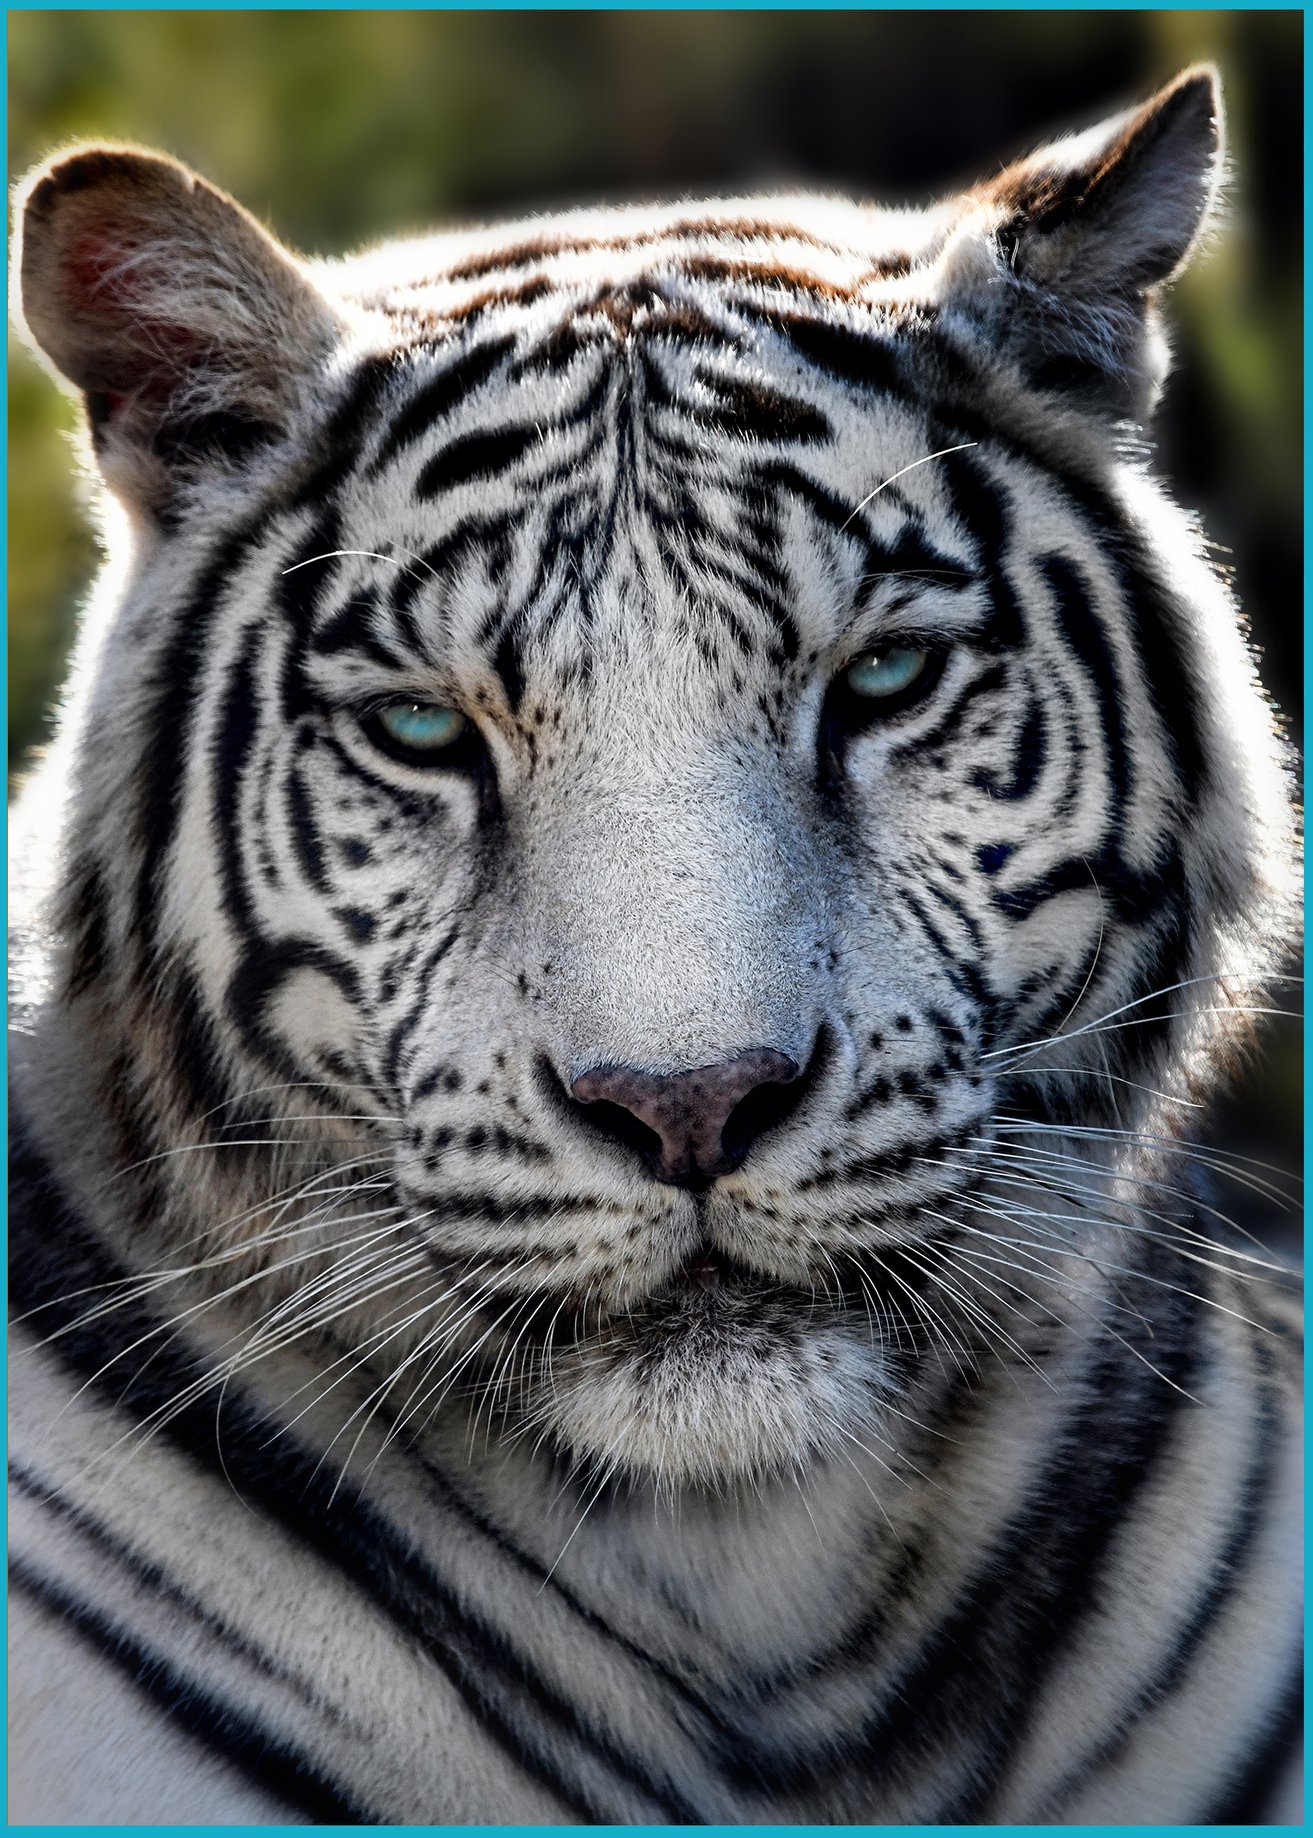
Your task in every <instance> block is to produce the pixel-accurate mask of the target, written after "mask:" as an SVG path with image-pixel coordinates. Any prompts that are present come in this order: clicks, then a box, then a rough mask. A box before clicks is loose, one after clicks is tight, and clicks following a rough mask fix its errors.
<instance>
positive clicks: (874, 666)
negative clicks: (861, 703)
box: [846, 645, 929, 700]
mask: <svg viewBox="0 0 1313 1838" xmlns="http://www.w3.org/2000/svg"><path fill="white" fill-rule="evenodd" d="M928 657H929V653H928V652H926V651H923V650H921V649H919V648H918V647H916V646H914V645H890V646H888V647H887V648H886V649H884V650H881V651H872V652H871V653H870V655H869V656H867V657H864V658H862V659H861V660H860V661H859V662H858V663H855V664H853V665H851V666H850V667H849V669H848V671H847V672H846V676H847V681H848V687H849V688H850V689H851V690H852V691H853V693H854V695H858V696H869V697H870V698H871V699H872V700H878V699H879V698H881V697H884V696H896V695H898V694H899V693H900V692H901V691H902V690H904V689H909V688H910V687H911V685H912V684H913V683H915V682H916V680H917V678H918V677H919V676H920V675H921V674H922V672H923V671H924V670H925V667H926V663H927V660H928Z"/></svg>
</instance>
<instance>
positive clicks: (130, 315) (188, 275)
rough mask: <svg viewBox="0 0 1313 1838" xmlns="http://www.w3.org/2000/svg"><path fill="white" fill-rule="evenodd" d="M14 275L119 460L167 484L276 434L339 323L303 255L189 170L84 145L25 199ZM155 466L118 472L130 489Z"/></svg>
mask: <svg viewBox="0 0 1313 1838" xmlns="http://www.w3.org/2000/svg"><path fill="white" fill-rule="evenodd" d="M17 219H18V222H17V245H16V248H15V252H14V263H13V271H14V273H15V274H16V277H17V281H18V293H19V310H20V314H21V319H22V322H23V324H24V326H25V328H26V331H27V333H28V335H29V337H30V339H31V341H32V343H33V344H34V345H35V346H36V347H37V349H38V350H39V351H40V352H41V353H43V354H44V356H45V357H46V359H47V360H48V361H49V363H50V364H51V365H52V366H53V367H54V369H55V370H56V371H57V372H58V373H59V374H60V375H61V376H62V377H64V378H66V379H67V380H68V381H69V382H70V383H72V384H74V385H75V386H76V387H77V388H78V389H80V390H81V391H82V392H83V394H84V395H85V397H86V400H87V408H88V413H89V416H90V419H91V422H92V425H93V429H94V430H95V432H96V435H97V449H98V452H100V454H101V458H102V463H104V462H105V460H106V457H107V450H108V449H117V450H118V452H119V455H120V458H123V457H124V450H125V449H128V448H133V447H135V448H137V449H139V450H142V451H143V452H148V453H149V454H150V455H151V456H153V459H154V461H155V467H154V468H153V471H154V472H155V473H158V472H159V470H160V468H163V470H164V471H165V472H167V471H169V470H170V469H171V468H173V467H176V466H179V465H184V464H185V463H186V462H187V461H188V460H194V459H195V458H196V457H197V455H198V454H200V453H201V452H202V451H203V450H205V449H206V448H207V446H208V447H213V446H215V445H216V444H217V445H221V446H225V447H227V448H231V447H232V446H233V445H238V446H240V445H241V444H242V443H243V442H246V443H247V444H249V442H250V441H251V440H260V439H264V438H269V437H272V436H274V435H276V434H277V433H278V432H279V431H280V430H281V429H282V427H283V426H284V425H285V424H286V421H287V420H288V418H289V417H290V415H291V414H292V412H293V411H294V409H295V407H296V405H297V403H298V401H299V399H300V396H301V392H302V389H303V387H304V380H305V378H306V376H307V375H308V374H309V373H310V372H311V371H312V370H313V368H314V367H315V364H316V362H317V361H318V360H321V359H322V357H323V356H324V355H325V354H326V352H327V351H328V350H329V349H330V348H331V346H332V344H333V342H334V340H335V337H336V336H337V335H338V333H339V332H340V322H339V321H338V318H337V315H336V314H335V312H334V310H333V308H332V306H331V305H330V303H329V302H328V301H327V300H326V299H325V298H324V296H323V295H322V294H321V293H320V292H319V291H318V290H317V289H316V288H315V287H314V286H313V285H312V283H311V282H310V281H309V279H308V278H307V277H306V275H305V273H304V271H303V270H302V268H301V266H300V264H299V263H298V262H297V260H296V258H295V257H294V256H293V255H291V254H290V253H289V252H288V251H287V250H286V249H284V248H283V247H282V245H281V244H279V243H278V242H276V241H275V239H274V238H273V237H272V236H270V235H269V233H268V232H267V231H266V230H264V229H263V228H262V227H261V226H260V224H258V223H257V222H256V220H255V218H254V217H252V216H251V215H250V213H249V212H247V211H245V210H243V209H242V208H241V206H240V205H238V204H236V203H235V202H234V201H233V200H232V199H231V198H229V197H228V196H227V195H226V194H225V193H224V192H222V191H219V190H218V189H217V188H216V187H214V186H212V185H209V184H208V183H207V182H206V181H205V180H204V179H202V178H200V177H198V175H197V174H195V173H194V172H191V171H190V170H189V169H188V168H187V167H186V166H183V165H182V164H181V163H180V162H179V161H177V160H174V159H170V158H169V157H167V156H166V155H163V154H158V153H148V152H142V151H140V150H138V149H135V148H130V147H112V146H101V145H96V146H86V147H78V148H74V149H73V150H72V151H70V152H67V153H62V154H59V155H57V156H56V157H55V158H54V159H52V160H50V161H48V162H47V163H46V164H45V165H43V166H41V167H38V168H37V170H36V171H35V172H33V173H32V174H31V175H30V176H29V177H28V178H27V179H26V180H25V181H24V183H23V185H22V186H21V187H20V189H19V193H18V200H17ZM151 470H152V469H149V468H148V469H143V468H142V467H140V466H139V467H138V468H137V469H136V470H135V472H134V471H133V470H132V468H130V467H129V468H127V469H126V471H125V469H124V468H123V467H122V466H120V467H119V469H118V476H115V475H114V469H113V468H112V467H111V466H109V465H106V472H107V476H109V477H110V480H111V483H113V484H114V485H115V486H116V489H120V490H123V489H125V479H126V480H127V481H128V482H127V485H126V491H127V494H128V495H133V494H134V492H136V493H138V494H139V493H141V492H142V491H146V492H147V494H148V495H149V492H150V491H151V490H158V489H159V481H158V479H156V480H155V483H154V485H153V486H148V484H147V476H146V475H147V472H149V471H151Z"/></svg>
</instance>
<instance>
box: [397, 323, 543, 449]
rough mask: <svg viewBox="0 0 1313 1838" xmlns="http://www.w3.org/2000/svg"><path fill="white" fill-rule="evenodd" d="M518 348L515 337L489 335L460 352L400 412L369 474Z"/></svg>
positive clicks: (421, 433)
mask: <svg viewBox="0 0 1313 1838" xmlns="http://www.w3.org/2000/svg"><path fill="white" fill-rule="evenodd" d="M514 348H515V340H514V338H512V337H502V338H495V339H489V340H488V341H487V342H486V343H484V344H476V345H475V346H474V348H473V349H472V350H467V351H465V352H463V353H461V354H460V355H459V356H458V357H457V358H456V360H455V361H454V362H453V363H451V364H449V365H448V366H447V368H446V369H445V370H443V371H442V372H441V373H440V375H438V376H436V377H434V378H433V379H432V381H431V382H429V383H426V384H425V385H424V387H423V388H422V389H421V390H420V391H419V393H418V394H417V395H415V396H413V397H412V398H411V400H410V401H409V402H408V403H407V404H406V406H405V408H403V409H402V410H401V412H400V413H399V414H398V415H397V417H396V420H395V421H394V422H393V423H392V426H391V427H390V428H389V430H388V432H387V435H386V437H385V439H384V440H383V441H382V443H381V444H380V446H379V449H378V452H377V453H376V454H375V455H374V458H373V459H372V460H371V462H370V465H369V476H370V477H371V478H377V476H378V474H379V473H380V472H381V471H382V470H383V468H384V466H385V465H386V464H387V462H388V461H389V460H390V459H392V458H394V457H395V455H396V454H398V453H399V452H400V451H401V449H402V448H403V447H409V446H412V445H413V444H414V442H415V441H417V440H420V439H422V438H423V436H424V435H425V434H427V433H428V432H429V431H430V429H431V428H432V427H433V425H434V423H435V422H438V421H441V420H442V419H443V418H444V417H445V416H447V415H449V414H450V413H451V411H452V409H453V408H455V406H456V404H457V403H458V402H461V401H463V400H464V399H465V397H466V396H468V395H469V394H470V393H471V392H472V391H473V390H475V389H477V388H478V386H479V385H480V383H484V382H486V381H487V379H488V378H489V377H490V376H491V375H492V373H493V371H494V370H495V369H496V368H497V366H498V364H499V363H500V362H501V361H502V359H503V358H504V357H505V356H506V354H507V352H508V351H512V350H514Z"/></svg>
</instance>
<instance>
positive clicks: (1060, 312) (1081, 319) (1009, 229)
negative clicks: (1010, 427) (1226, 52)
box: [971, 66, 1223, 414]
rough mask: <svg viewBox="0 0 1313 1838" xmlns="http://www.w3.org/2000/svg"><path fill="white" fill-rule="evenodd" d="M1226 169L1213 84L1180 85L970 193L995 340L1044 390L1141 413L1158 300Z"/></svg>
mask: <svg viewBox="0 0 1313 1838" xmlns="http://www.w3.org/2000/svg"><path fill="white" fill-rule="evenodd" d="M1222 162H1223V138H1222V106H1221V94H1220V89H1219V85H1218V79H1217V74H1216V72H1215V71H1214V70H1212V69H1211V68H1209V67H1207V66H1199V67H1197V68H1194V69H1191V70H1187V71H1184V72H1182V74H1181V75H1180V76H1179V77H1178V78H1177V79H1176V80H1175V82H1173V83H1171V84H1169V85H1168V86H1167V87H1166V88H1165V89H1163V90H1160V91H1159V92H1158V94H1157V95H1155V96H1153V97H1151V98H1150V100H1149V101H1148V102H1146V103H1144V104H1143V105H1142V106H1141V107H1139V108H1135V109H1131V110H1128V111H1127V112H1126V113H1125V114H1123V115H1119V116H1116V117H1114V118H1113V119H1111V120H1109V121H1105V122H1104V123H1102V124H1101V125H1100V126H1099V127H1097V128H1093V129H1091V130H1090V131H1089V132H1088V133H1085V134H1080V135H1075V136H1073V137H1072V138H1071V139H1069V140H1065V141H1059V142H1057V143H1055V144H1054V145H1053V146H1051V147H1046V148H1044V149H1042V150H1041V151H1040V152H1038V153H1035V154H1033V155H1032V156H1031V157H1030V158H1029V159H1025V160H1021V161H1019V162H1018V163H1017V164H1016V165H1013V166H1009V167H1007V168H1006V169H1005V170H1004V171H1003V172H1001V173H1000V174H999V175H998V177H997V178H995V179H992V180H990V181H988V182H987V183H986V184H984V185H982V186H979V187H977V189H976V191H975V193H974V194H971V197H972V199H973V201H974V202H976V203H977V205H983V206H984V209H985V213H986V217H987V221H988V223H989V225H990V233H991V234H992V235H993V236H994V238H995V239H996V243H997V248H998V251H999V254H1000V257H1001V259H1002V262H1003V264H1004V268H1005V275H1004V277H1003V278H1004V280H1005V282H1006V283H1007V284H1008V285H1007V287H1006V288H1005V290H1004V298H1003V301H1001V302H1000V304H1003V305H1004V308H1005V312H1006V314H1007V319H1008V324H1007V328H1006V333H1005V338H1006V341H1007V342H1008V343H1010V345H1011V347H1012V349H1013V351H1014V353H1015V354H1016V355H1018V356H1019V357H1020V359H1021V361H1022V363H1023V366H1024V367H1026V368H1028V369H1030V370H1031V371H1032V373H1033V374H1035V375H1036V377H1037V380H1039V381H1041V382H1045V381H1051V382H1053V383H1054V384H1055V385H1056V386H1059V387H1061V386H1062V384H1063V381H1064V380H1065V381H1066V382H1067V383H1068V384H1069V385H1070V387H1071V388H1073V389H1083V390H1084V391H1085V392H1086V393H1093V394H1095V395H1098V394H1100V393H1102V395H1103V396H1104V397H1105V398H1106V399H1108V400H1110V401H1111V403H1112V405H1113V406H1114V407H1115V408H1116V410H1117V411H1118V412H1123V413H1124V412H1130V413H1132V414H1137V413H1143V412H1145V411H1147V409H1148V408H1149V407H1151V406H1152V401H1153V397H1154V395H1155V393H1156V390H1157V387H1158V384H1159V383H1160V382H1161V379H1162V375H1163V373H1164V371H1165V368H1166V362H1165V350H1164V349H1163V347H1162V344H1161V341H1160V340H1159V339H1157V338H1156V337H1155V322H1154V307H1155V302H1156V294H1157V290H1158V288H1159V287H1160V286H1161V285H1162V284H1163V283H1164V282H1166V281H1169V280H1170V279H1171V278H1172V277H1173V276H1174V275H1176V274H1177V273H1179V271H1180V270H1181V268H1182V267H1184V265H1185V264H1186V262H1187V260H1188V259H1189V257H1190V255H1191V253H1192V251H1193V250H1194V249H1195V247H1196V246H1197V244H1198V241H1199V239H1200V236H1201V235H1202V233H1203V231H1204V228H1205V226H1206V224H1207V221H1208V216H1209V213H1210V211H1211V209H1212V207H1213V203H1214V200H1215V197H1216V193H1217V187H1218V182H1219V178H1220V174H1221V170H1222Z"/></svg>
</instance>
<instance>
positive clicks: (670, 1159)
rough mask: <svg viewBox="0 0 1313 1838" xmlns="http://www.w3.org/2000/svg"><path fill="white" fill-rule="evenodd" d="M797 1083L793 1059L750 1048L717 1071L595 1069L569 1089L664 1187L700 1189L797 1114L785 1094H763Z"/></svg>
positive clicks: (588, 1116)
mask: <svg viewBox="0 0 1313 1838" xmlns="http://www.w3.org/2000/svg"><path fill="white" fill-rule="evenodd" d="M797 1077H798V1064H797V1061H796V1060H793V1059H790V1057H789V1055H788V1054H787V1053H778V1052H776V1051H775V1049H774V1048H773V1047H752V1048H749V1050H748V1051H747V1052H745V1053H739V1054H737V1055H736V1056H735V1058H733V1059H728V1060H724V1061H722V1062H721V1064H719V1065H716V1066H696V1067H694V1068H693V1070H692V1071H691V1072H676V1073H672V1074H669V1075H666V1074H661V1073H655V1072H639V1071H637V1070H636V1069H635V1068H634V1067H632V1066H594V1067H593V1068H592V1069H591V1070H590V1071H588V1072H584V1073H581V1074H580V1075H579V1077H578V1078H577V1079H576V1080H575V1081H574V1083H573V1085H571V1087H570V1090H571V1093H572V1094H573V1096H574V1097H575V1098H576V1099H577V1101H578V1102H579V1104H580V1105H581V1106H582V1107H584V1108H583V1111H582V1115H583V1118H584V1120H585V1121H586V1122H588V1123H589V1124H591V1125H592V1126H593V1128H595V1129H598V1130H600V1131H601V1133H602V1134H603V1135H604V1136H609V1137H610V1138H611V1139H612V1140H613V1141H619V1142H624V1143H627V1144H628V1145H629V1146H630V1147H631V1148H635V1149H637V1151H638V1153H639V1154H640V1156H641V1157H642V1159H643V1160H644V1162H645V1163H646V1164H647V1166H648V1167H649V1168H650V1170H651V1171H652V1173H653V1174H654V1175H655V1176H656V1178H657V1179H658V1180H659V1181H665V1182H667V1183H668V1185H670V1186H672V1187H689V1188H693V1189H695V1190H696V1189H698V1188H702V1187H707V1186H709V1185H710V1184H711V1182H712V1181H714V1180H715V1179H716V1178H717V1177H718V1176H719V1175H722V1174H729V1173H730V1172H731V1170H733V1169H734V1168H737V1167H738V1165H739V1163H740V1162H741V1161H742V1160H743V1158H744V1156H745V1155H746V1154H747V1152H748V1150H749V1148H750V1147H751V1146H752V1143H753V1141H754V1140H755V1138H756V1137H757V1136H759V1135H760V1134H761V1132H762V1131H763V1130H764V1129H767V1128H769V1127H770V1125H771V1124H772V1123H776V1122H778V1121H779V1120H780V1118H781V1117H782V1116H783V1115H784V1114H785V1112H787V1111H788V1110H789V1109H791V1108H792V1104H791V1103H790V1102H789V1101H788V1098H787V1097H786V1096H785V1094H783V1093H775V1094H771V1098H770V1099H769V1100H767V1099H764V1097H763V1094H764V1092H765V1088H766V1087H767V1086H772V1085H790V1084H792V1083H793V1081H794V1080H796V1079H797ZM781 1099H784V1102H780V1100H781Z"/></svg>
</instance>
